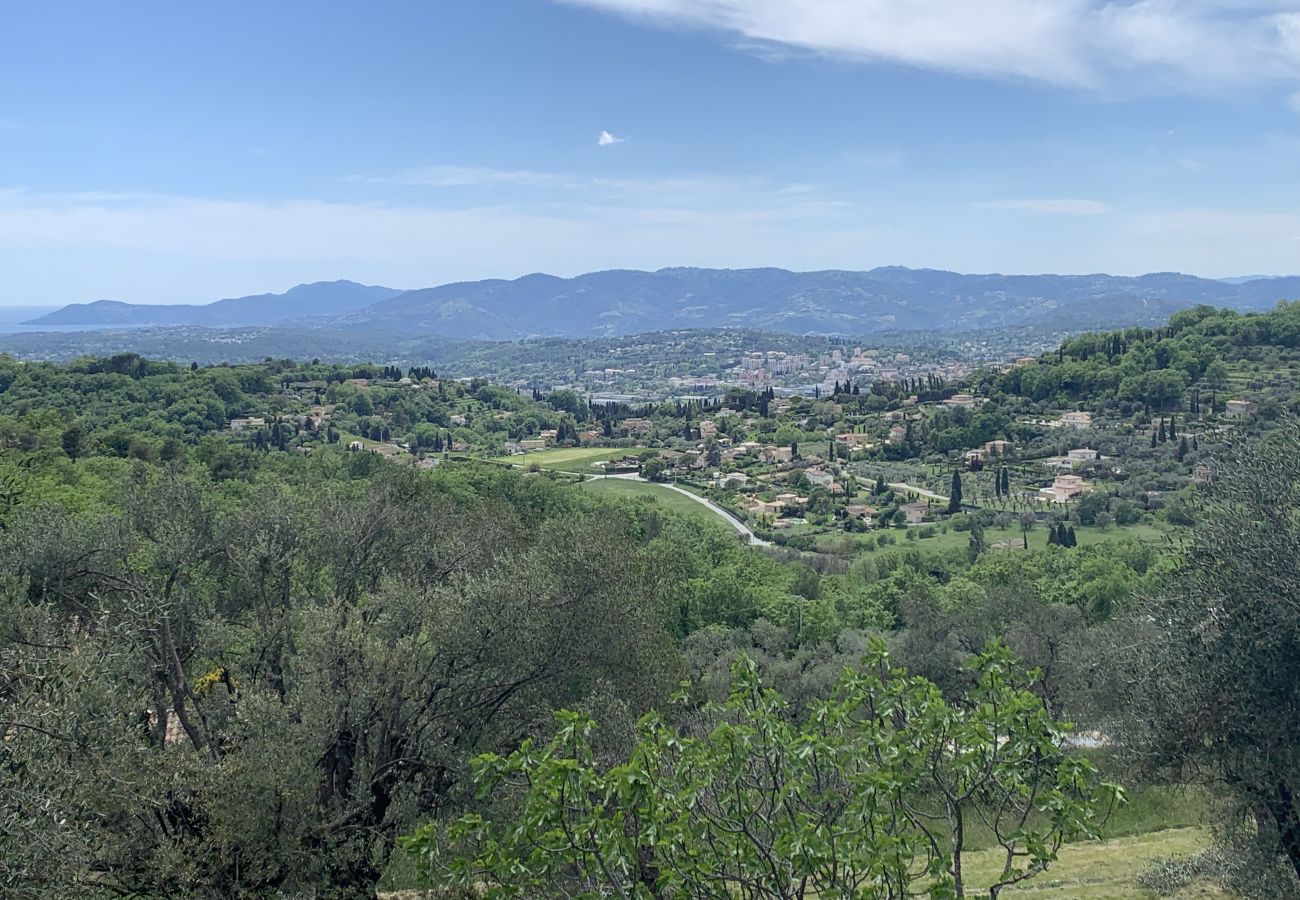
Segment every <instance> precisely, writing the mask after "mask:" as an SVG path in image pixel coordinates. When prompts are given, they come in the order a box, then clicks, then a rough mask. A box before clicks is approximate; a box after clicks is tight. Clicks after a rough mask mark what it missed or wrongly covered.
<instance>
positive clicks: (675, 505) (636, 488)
mask: <svg viewBox="0 0 1300 900" xmlns="http://www.w3.org/2000/svg"><path fill="white" fill-rule="evenodd" d="M582 489H583V490H586V491H592V492H594V493H598V494H603V495H605V496H607V497H649V498H650V499H651V500H654V501H656V502H657V503H659V504H660V505H661V506H663V508H664V509H667V510H670V511H671V512H675V513H680V514H682V515H684V516H693V517H694V518H696V519H699V520H700V521H701V522H709V523H711V524H714V525H717V526H718V527H720V528H726V529H727V530H728V531H730V530H731V526H730V525H728V524H727V523H726V522H724V521H723V520H722V519H721V518H720V517H719V516H718V515H716V514H715V513H713V512H711V511H710V510H709V508H708V507H706V506H703V505H701V504H699V503H696V502H695V501H694V500H691V499H690V498H689V497H683V496H682V495H681V494H679V493H677V492H676V491H674V490H672V489H670V488H666V487H664V486H663V485H659V484H651V483H650V482H647V481H628V480H626V479H622V478H593V479H591V480H590V481H584V482H582Z"/></svg>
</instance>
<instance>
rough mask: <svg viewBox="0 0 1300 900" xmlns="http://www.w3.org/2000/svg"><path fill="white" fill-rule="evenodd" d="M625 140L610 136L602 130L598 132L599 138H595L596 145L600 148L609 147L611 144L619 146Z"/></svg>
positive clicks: (613, 135) (610, 134)
mask: <svg viewBox="0 0 1300 900" xmlns="http://www.w3.org/2000/svg"><path fill="white" fill-rule="evenodd" d="M626 140H627V138H623V137H619V136H618V135H615V134H612V133H610V132H608V131H605V130H604V129H602V130H601V132H600V136H599V137H597V138H596V143H597V144H599V145H600V146H602V147H609V146H611V145H613V144H621V143H623V142H624V141H626Z"/></svg>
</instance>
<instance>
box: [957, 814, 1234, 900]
mask: <svg viewBox="0 0 1300 900" xmlns="http://www.w3.org/2000/svg"><path fill="white" fill-rule="evenodd" d="M1208 843H1209V836H1208V835H1207V834H1206V832H1205V831H1204V830H1203V829H1201V828H1171V829H1168V830H1165V831H1154V832H1150V833H1148V834H1140V835H1135V836H1132V837H1124V838H1117V839H1115V840H1110V841H1086V842H1083V843H1078V844H1069V845H1067V846H1066V847H1064V848H1063V849H1062V850H1061V854H1060V859H1059V860H1058V861H1057V862H1056V864H1055V865H1053V866H1052V867H1051V868H1050V869H1048V871H1047V872H1045V873H1043V874H1042V875H1039V876H1038V877H1037V878H1034V879H1031V880H1030V881H1027V882H1024V883H1023V884H1021V885H1018V886H1016V887H1010V888H1007V889H1006V890H1004V891H1003V892H1002V896H1003V897H1041V898H1043V900H1130V898H1132V900H1139V898H1141V900H1149V898H1154V897H1155V896H1156V895H1155V894H1153V893H1152V892H1150V891H1147V890H1143V889H1142V888H1140V887H1138V885H1137V878H1138V876H1139V875H1141V874H1142V872H1143V871H1144V870H1145V869H1146V868H1147V867H1148V866H1150V865H1151V864H1152V863H1155V862H1157V861H1158V860H1162V859H1168V858H1170V857H1183V856H1191V855H1193V854H1195V853H1198V852H1200V851H1201V850H1204V849H1205V848H1206V846H1208ZM1001 865H1002V857H1001V855H1000V854H998V853H997V852H995V851H992V850H983V851H979V852H977V853H972V854H970V855H969V857H967V859H966V866H965V869H966V877H967V881H968V883H969V884H970V885H972V886H975V885H980V886H982V885H987V884H989V883H990V882H992V881H993V880H994V879H995V878H996V876H997V873H998V871H999V870H1000V868H1001ZM967 893H968V895H970V896H975V892H974V891H971V890H968V891H967ZM1228 896H1229V895H1228V894H1225V893H1224V892H1222V891H1221V890H1218V889H1217V888H1215V887H1212V886H1209V885H1197V886H1192V887H1188V888H1184V889H1183V890H1181V891H1179V892H1178V893H1176V894H1174V895H1173V898H1174V900H1211V898H1215V900H1218V898H1224V900H1226V898H1227V897H1228Z"/></svg>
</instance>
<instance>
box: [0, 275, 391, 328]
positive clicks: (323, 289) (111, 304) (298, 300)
mask: <svg viewBox="0 0 1300 900" xmlns="http://www.w3.org/2000/svg"><path fill="white" fill-rule="evenodd" d="M400 293H402V292H401V291H399V290H396V289H394V288H386V287H370V286H368V285H364V284H357V283H356V282H354V281H317V282H315V283H313V284H300V285H298V286H297V287H295V288H291V289H290V290H288V291H285V292H284V293H283V294H254V295H252V296H250V297H232V298H230V299H227V300H217V301H216V302H214V303H205V304H194V305H187V304H179V303H178V304H168V305H152V304H145V303H123V302H121V301H119V300H96V301H95V302H93V303H73V304H70V305H68V306H65V307H63V308H62V309H56V310H55V311H54V312H52V313H47V314H46V315H43V316H38V317H37V318H35V319H30V320H28V321H26V322H24V323H23V324H24V325H33V326H41V325H51V326H68V325H97V326H103V327H106V328H114V327H121V326H133V327H142V326H150V325H157V326H166V325H197V326H207V327H211V328H230V327H235V326H241V325H274V324H279V323H282V322H287V321H291V320H295V319H303V318H308V317H318V316H337V315H340V314H342V313H348V312H352V311H354V310H358V309H364V308H365V307H367V306H370V305H371V304H372V303H378V302H379V301H381V300H387V299H389V298H390V297H395V296H397V295H398V294H400Z"/></svg>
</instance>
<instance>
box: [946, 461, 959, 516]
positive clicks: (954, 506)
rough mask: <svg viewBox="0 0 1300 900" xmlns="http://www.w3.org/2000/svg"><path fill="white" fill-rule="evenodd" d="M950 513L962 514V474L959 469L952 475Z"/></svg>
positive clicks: (949, 500)
mask: <svg viewBox="0 0 1300 900" xmlns="http://www.w3.org/2000/svg"><path fill="white" fill-rule="evenodd" d="M948 512H950V513H956V512H961V472H960V471H959V470H957V469H954V470H953V473H952V490H951V491H950V492H949V496H948Z"/></svg>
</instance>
